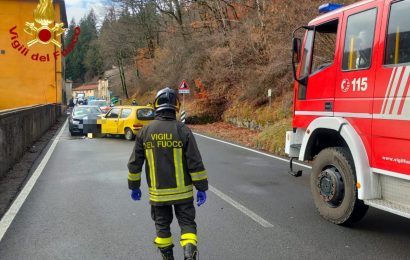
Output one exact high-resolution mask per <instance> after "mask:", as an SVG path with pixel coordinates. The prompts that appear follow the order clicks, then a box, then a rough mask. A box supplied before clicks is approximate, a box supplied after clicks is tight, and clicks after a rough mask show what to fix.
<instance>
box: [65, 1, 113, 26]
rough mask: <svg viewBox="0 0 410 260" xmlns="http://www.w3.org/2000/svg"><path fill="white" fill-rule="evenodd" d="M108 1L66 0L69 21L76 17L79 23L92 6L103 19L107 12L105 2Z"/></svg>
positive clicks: (99, 17)
mask: <svg viewBox="0 0 410 260" xmlns="http://www.w3.org/2000/svg"><path fill="white" fill-rule="evenodd" d="M107 1H108V0H65V5H66V10H67V20H68V23H70V22H71V19H72V18H74V19H75V22H76V23H77V24H78V23H79V21H80V19H81V18H82V17H83V16H84V15H86V14H87V13H88V12H89V11H90V10H91V8H92V9H94V11H95V14H96V15H97V17H98V19H99V20H102V19H103V18H104V14H105V7H104V2H107Z"/></svg>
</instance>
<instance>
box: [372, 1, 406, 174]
mask: <svg viewBox="0 0 410 260" xmlns="http://www.w3.org/2000/svg"><path fill="white" fill-rule="evenodd" d="M409 14H410V0H406V1H386V3H385V8H384V14H383V24H384V26H382V33H381V36H380V46H381V49H382V51H380V55H379V64H380V66H378V69H377V73H376V86H375V93H374V109H373V116H374V119H373V127H372V131H373V156H372V166H373V168H374V169H375V171H379V172H380V170H385V171H386V170H387V171H390V172H394V173H404V174H408V175H410V135H409V131H410V77H409V75H410V65H409V64H410V15H409Z"/></svg>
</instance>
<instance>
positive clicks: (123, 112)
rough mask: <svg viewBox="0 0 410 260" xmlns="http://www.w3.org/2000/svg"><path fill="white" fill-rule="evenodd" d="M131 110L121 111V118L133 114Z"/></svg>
mask: <svg viewBox="0 0 410 260" xmlns="http://www.w3.org/2000/svg"><path fill="white" fill-rule="evenodd" d="M131 112H132V110H131V109H123V110H122V112H121V118H127V117H128V116H129V115H131Z"/></svg>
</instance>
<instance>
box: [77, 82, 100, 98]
mask: <svg viewBox="0 0 410 260" xmlns="http://www.w3.org/2000/svg"><path fill="white" fill-rule="evenodd" d="M82 93H84V96H85V98H86V99H93V98H99V95H98V84H90V85H82V86H79V87H76V88H74V89H73V97H74V98H75V97H76V96H77V95H78V94H82Z"/></svg>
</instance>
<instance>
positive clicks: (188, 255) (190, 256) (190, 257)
mask: <svg viewBox="0 0 410 260" xmlns="http://www.w3.org/2000/svg"><path fill="white" fill-rule="evenodd" d="M197 255H198V249H197V247H196V246H195V245H194V244H191V243H189V244H186V245H185V246H184V260H196V257H197Z"/></svg>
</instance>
